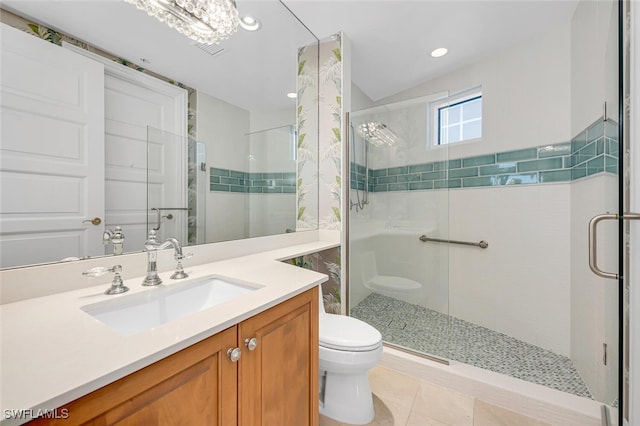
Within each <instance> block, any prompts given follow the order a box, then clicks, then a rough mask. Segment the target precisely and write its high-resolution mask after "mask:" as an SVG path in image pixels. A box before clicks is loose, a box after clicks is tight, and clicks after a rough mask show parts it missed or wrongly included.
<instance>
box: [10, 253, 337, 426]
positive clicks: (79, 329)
mask: <svg viewBox="0 0 640 426" xmlns="http://www.w3.org/2000/svg"><path fill="white" fill-rule="evenodd" d="M335 246H336V244H332V243H329V242H322V241H317V242H311V243H306V244H301V245H297V246H292V247H286V248H281V249H277V250H271V251H267V252H263V253H258V254H253V255H249V256H242V257H237V258H233V259H228V260H222V261H218V262H213V263H208V264H205V265H198V266H193V267H186V268H185V271H186V272H187V273H188V274H189V278H188V279H187V280H189V279H195V278H198V277H204V276H207V275H212V274H216V275H219V276H223V277H228V278H230V279H236V280H240V281H246V282H249V283H255V284H257V285H259V286H263V287H262V288H259V289H258V290H256V291H253V292H251V293H249V294H246V295H243V296H241V297H240V298H238V299H235V300H232V301H229V302H226V303H223V304H220V305H216V306H213V307H211V308H209V309H206V310H204V311H201V312H198V313H195V314H193V315H190V316H188V317H185V318H182V319H178V320H175V321H173V322H170V323H167V324H164V325H162V326H160V327H156V328H154V329H149V330H146V331H143V332H140V333H138V334H134V335H132V336H122V335H120V334H118V333H117V332H115V331H113V330H112V329H110V328H109V327H108V326H106V325H104V324H102V323H101V322H99V321H98V320H96V319H95V318H93V317H92V316H90V315H89V314H87V313H85V312H84V311H82V310H81V309H80V307H81V306H84V305H87V304H92V303H96V302H100V301H103V300H112V299H113V298H116V297H126V296H128V295H131V294H137V293H141V292H145V291H150V290H153V289H150V288H148V287H142V286H141V285H140V283H141V282H142V279H143V277H137V278H132V279H127V280H125V282H124V284H125V285H126V286H128V287H129V288H130V291H129V292H127V293H124V294H122V295H116V296H108V295H105V294H104V290H105V289H106V286H105V285H104V284H101V285H99V286H93V287H88V288H84V289H80V290H74V291H68V292H65V293H59V294H54V295H50V296H44V297H38V298H33V299H27V300H23V301H20V302H15V303H9V304H5V305H2V306H0V323H1V331H2V333H1V336H0V337H1V343H0V361H1V365H0V368H1V371H2V376H1V382H0V405H1V407H2V419H3V421H2V424H3V425H5V424H6V425H11V424H20V423H22V422H24V421H26V420H28V419H25V420H21V421H20V420H15V419H6V417H8V410H21V409H27V410H28V409H33V410H35V411H37V410H50V409H55V408H57V407H60V406H61V405H63V404H66V403H68V402H71V401H73V400H75V399H77V398H78V397H81V396H83V395H86V394H88V393H90V392H92V391H94V390H96V389H98V388H100V387H102V386H104V385H106V384H108V383H111V382H113V381H115V380H117V379H120V378H122V377H124V376H126V375H128V374H130V373H132V372H134V371H137V370H139V369H141V368H143V367H145V366H147V365H149V364H152V363H154V362H156V361H158V360H160V359H162V358H165V357H166V356H168V355H171V354H173V353H175V352H177V351H179V350H181V349H184V348H186V347H187V346H190V345H192V344H194V343H196V342H198V341H201V340H203V339H205V338H207V337H209V336H212V335H214V334H216V333H217V332H219V331H222V330H224V329H226V328H228V327H230V326H232V325H235V324H237V323H239V322H241V321H243V320H244V319H247V318H249V317H251V316H253V315H255V314H257V313H259V312H262V311H264V310H266V309H268V308H270V307H272V306H275V305H276V304H278V303H280V302H282V301H284V300H286V299H289V298H291V297H293V296H295V295H297V294H300V293H302V292H303V291H305V290H308V289H310V288H313V287H315V286H317V285H319V284H320V283H322V282H324V281H326V280H327V276H326V275H324V274H320V273H317V272H314V271H310V270H306V269H303V268H298V267H295V266H292V265H289V264H286V263H283V262H281V261H280V260H283V259H289V258H292V257H296V256H300V255H303V254H308V253H313V252H317V251H321V250H324V249H328V248H331V247H335ZM171 273H172V272H165V273H160V274H159V275H160V277H161V278H162V280H163V281H164V283H163V284H162V285H164V286H171V285H173V284H176V283H182V282H185V280H171V279H170V278H169V276H170V275H171Z"/></svg>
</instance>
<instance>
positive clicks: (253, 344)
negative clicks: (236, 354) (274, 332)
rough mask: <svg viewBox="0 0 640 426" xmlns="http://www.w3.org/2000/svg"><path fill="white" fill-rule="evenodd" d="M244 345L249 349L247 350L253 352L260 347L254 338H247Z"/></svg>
mask: <svg viewBox="0 0 640 426" xmlns="http://www.w3.org/2000/svg"><path fill="white" fill-rule="evenodd" d="M244 344H245V346H246V347H247V349H249V350H250V351H252V350H254V349H255V348H257V347H258V339H256V338H255V337H252V338H251V339H249V338H248V337H247V338H246V339H244Z"/></svg>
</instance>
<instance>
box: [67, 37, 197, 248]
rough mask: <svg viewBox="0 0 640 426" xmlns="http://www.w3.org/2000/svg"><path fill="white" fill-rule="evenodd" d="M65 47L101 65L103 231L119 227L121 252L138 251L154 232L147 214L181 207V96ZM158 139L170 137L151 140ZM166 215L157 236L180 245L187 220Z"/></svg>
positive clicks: (158, 83)
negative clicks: (103, 134) (102, 91)
mask: <svg viewBox="0 0 640 426" xmlns="http://www.w3.org/2000/svg"><path fill="white" fill-rule="evenodd" d="M65 47H66V48H68V49H70V50H73V51H75V52H77V53H78V54H81V55H84V56H87V57H90V58H92V59H94V60H95V61H98V62H101V63H102V64H103V65H104V71H105V81H104V83H105V86H104V93H105V116H104V121H105V191H106V194H105V197H106V207H105V210H106V211H105V218H106V219H105V222H106V227H107V228H110V229H113V227H115V226H120V227H122V229H123V232H124V234H125V242H124V250H125V251H127V252H130V251H139V250H142V249H143V247H144V242H145V240H146V237H147V234H148V232H149V229H150V228H151V227H153V226H155V225H154V223H155V217H156V216H155V213H153V212H150V210H149V209H150V208H152V207H186V199H187V196H186V193H187V182H186V165H187V159H186V155H187V143H186V142H187V140H186V134H187V92H186V90H184V89H182V88H180V87H177V86H174V85H172V84H169V83H165V82H164V81H161V80H159V79H157V78H154V77H151V76H149V75H146V74H144V73H142V72H139V71H136V70H133V69H131V68H129V67H125V66H123V65H120V64H118V63H115V62H113V61H110V60H108V59H106V58H103V57H100V56H97V55H95V54H93V53H90V52H87V51H85V50H82V49H79V48H77V47H75V46H72V45H68V44H65ZM161 133H165V134H166V135H170V137H168V138H165V137H162V138H158V137H154V135H156V134H161ZM170 213H173V217H174V218H173V219H172V220H170V221H166V220H165V222H163V226H164V225H165V224H166V226H165V229H163V230H162V231H163V232H161V233H160V235H161V236H163V237H165V238H166V237H175V238H178V240H179V241H180V242H182V243H184V242H186V231H187V215H186V214H182V213H181V212H170ZM176 213H178V214H176ZM166 214H167V213H165V215H166ZM167 228H168V229H167ZM106 250H107V253H109V252H110V250H111V247H107V248H106Z"/></svg>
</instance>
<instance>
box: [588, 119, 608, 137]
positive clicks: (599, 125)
mask: <svg viewBox="0 0 640 426" xmlns="http://www.w3.org/2000/svg"><path fill="white" fill-rule="evenodd" d="M603 136H604V121H602V119H599V120H598V121H596V122H595V123H594V124H592V125H591V127H589V128H588V129H587V142H593V141H596V140H598V139H600V138H601V137H603Z"/></svg>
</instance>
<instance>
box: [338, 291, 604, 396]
mask: <svg viewBox="0 0 640 426" xmlns="http://www.w3.org/2000/svg"><path fill="white" fill-rule="evenodd" d="M351 316H353V317H355V318H359V319H361V320H363V321H365V322H367V323H369V324H371V325H372V326H374V327H376V328H377V329H378V330H380V333H382V339H383V340H384V341H385V342H389V343H392V344H396V345H399V346H402V347H405V348H409V349H412V350H415V351H419V352H423V353H426V354H429V355H434V356H436V357H438V358H444V359H450V360H455V361H459V362H463V363H465V364H470V365H473V366H476V367H480V368H484V369H487V370H491V371H495V372H497V373H502V374H506V375H509V376H511V377H516V378H518V379H522V380H526V381H528V382H533V383H537V384H540V385H544V386H547V387H550V388H553V389H558V390H561V391H563V392H568V393H571V394H574V395H578V396H581V397H585V398H591V399H592V396H591V393H590V392H589V389H587V387H586V385H585V384H584V382H583V381H582V379H581V378H580V375H579V374H578V371H577V370H576V368H575V366H574V365H573V362H571V360H570V359H569V358H567V357H565V356H562V355H558V354H556V353H553V352H551V351H548V350H546V349H543V348H541V347H538V346H535V345H532V344H529V343H526V342H523V341H521V340H518V339H515V338H513V337H509V336H507V335H505V334H502V333H498V332H496V331H493V330H490V329H488V328H486V327H481V326H479V325H476V324H473V323H470V322H468V321H464V320H461V319H458V318H455V317H452V316H450V315H446V314H442V313H440V312H437V311H434V310H431V309H427V308H424V307H422V306H418V305H413V304H410V303H407V302H404V301H401V300H398V299H394V298H391V297H386V296H382V295H380V294H377V293H372V294H370V295H369V296H367V297H366V298H365V299H364V300H363V301H362V302H360V303H359V304H358V305H357V306H355V307H353V308H352V309H351Z"/></svg>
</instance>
